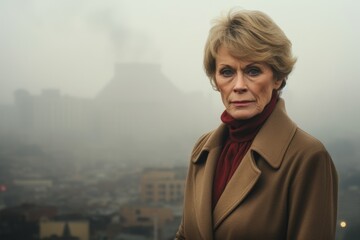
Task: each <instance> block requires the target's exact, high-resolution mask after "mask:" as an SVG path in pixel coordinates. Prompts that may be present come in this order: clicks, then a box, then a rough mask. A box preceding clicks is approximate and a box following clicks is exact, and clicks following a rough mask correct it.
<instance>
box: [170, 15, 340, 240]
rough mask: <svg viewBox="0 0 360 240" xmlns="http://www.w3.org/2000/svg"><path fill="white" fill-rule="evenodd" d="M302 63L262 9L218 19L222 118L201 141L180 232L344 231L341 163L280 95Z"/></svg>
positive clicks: (210, 54)
mask: <svg viewBox="0 0 360 240" xmlns="http://www.w3.org/2000/svg"><path fill="white" fill-rule="evenodd" d="M295 61H296V59H295V58H294V57H293V56H292V53H291V42H290V41H289V40H288V38H287V37H286V36H285V34H284V33H283V31H282V30H281V29H280V28H279V27H278V26H277V25H276V24H275V23H274V22H273V21H272V20H271V19H270V18H269V17H268V16H267V15H265V14H264V13H262V12H259V11H246V10H242V11H231V12H230V13H229V14H228V16H226V17H224V18H221V19H219V20H218V21H217V22H216V23H215V25H214V26H213V27H212V29H211V30H210V33H209V37H208V40H207V42H206V46H205V57H204V65H205V70H206V73H207V75H208V77H209V78H210V80H211V83H212V84H213V87H214V88H215V89H216V90H218V91H219V92H220V95H221V98H222V102H223V104H224V106H225V111H224V112H223V113H222V115H221V120H222V122H223V123H222V124H221V125H220V126H219V127H218V128H217V129H215V130H213V131H211V132H209V133H206V134H204V135H203V136H202V137H201V138H200V139H199V140H198V142H197V143H196V145H195V147H194V149H193V152H192V155H191V163H190V166H189V172H188V177H187V182H186V190H185V201H184V213H183V219H182V223H181V225H180V227H179V230H178V232H177V234H176V239H191V240H197V239H204V240H212V239H218V240H224V239H231V240H233V239H244V240H264V239H266V240H281V239H287V240H296V239H298V240H311V239H314V240H331V239H334V238H335V225H336V212H337V173H336V170H335V167H334V164H333V162H332V160H331V157H330V156H329V153H328V152H327V150H326V149H325V148H324V146H323V144H322V143H320V142H319V141H318V140H317V139H315V138H314V137H312V136H311V135H309V134H308V133H306V132H304V131H303V130H301V129H300V128H299V127H298V126H297V125H296V124H295V123H294V122H293V121H292V120H291V119H290V118H289V117H288V115H287V114H286V111H285V103H284V100H283V99H282V98H280V97H279V96H280V92H281V89H282V88H283V87H284V86H285V85H286V81H287V77H288V75H289V74H290V72H291V71H292V69H293V66H294V64H295Z"/></svg>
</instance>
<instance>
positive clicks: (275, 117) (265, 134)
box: [191, 98, 297, 168]
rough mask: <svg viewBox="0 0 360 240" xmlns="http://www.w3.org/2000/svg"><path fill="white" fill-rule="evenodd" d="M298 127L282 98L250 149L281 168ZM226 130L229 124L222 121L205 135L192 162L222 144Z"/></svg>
mask: <svg viewBox="0 0 360 240" xmlns="http://www.w3.org/2000/svg"><path fill="white" fill-rule="evenodd" d="M296 129H297V126H296V124H295V123H294V122H293V121H292V120H291V119H290V118H289V117H288V116H287V114H286V109H285V102H284V100H283V99H282V98H280V99H279V101H278V103H277V105H276V107H275V109H274V111H273V113H272V114H271V115H270V117H269V118H268V120H266V122H265V123H264V125H263V127H262V128H261V129H260V131H259V133H258V134H257V135H256V137H255V139H254V141H253V143H252V145H251V147H250V150H251V151H255V152H257V153H258V154H260V155H261V156H262V157H263V158H264V159H265V160H266V161H267V163H268V164H270V166H272V167H273V168H279V167H280V165H281V162H282V160H283V157H284V154H285V151H286V149H287V148H288V146H289V144H290V140H291V139H292V137H293V136H294V134H295V131H296ZM226 130H227V126H226V125H225V124H223V123H222V124H221V125H220V126H219V127H218V128H217V129H215V130H214V131H212V132H210V133H209V134H207V135H205V136H204V141H203V144H201V145H199V146H198V147H197V148H196V149H195V150H194V151H193V154H192V158H191V160H192V162H193V163H197V162H198V161H199V159H200V156H201V155H202V154H203V153H204V152H209V151H210V150H211V149H214V148H217V147H220V146H222V144H223V137H224V134H225V132H226Z"/></svg>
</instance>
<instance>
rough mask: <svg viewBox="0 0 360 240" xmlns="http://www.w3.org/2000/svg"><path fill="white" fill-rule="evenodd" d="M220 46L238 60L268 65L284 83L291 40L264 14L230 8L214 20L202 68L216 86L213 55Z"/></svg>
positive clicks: (289, 64) (290, 57)
mask: <svg viewBox="0 0 360 240" xmlns="http://www.w3.org/2000/svg"><path fill="white" fill-rule="evenodd" d="M220 46H224V47H226V48H227V49H229V51H230V52H231V54H232V55H233V56H234V57H236V58H239V59H242V60H246V61H254V62H264V63H266V64H268V65H269V66H270V67H271V69H272V71H273V74H274V77H275V79H277V80H283V82H282V85H281V86H280V88H279V90H281V89H282V88H283V87H284V86H285V85H286V80H287V77H288V75H289V74H290V73H291V71H292V69H293V66H294V64H295V62H296V58H295V57H293V55H292V52H291V42H290V40H289V39H288V38H287V37H286V35H285V34H284V32H283V31H282V30H281V29H280V27H279V26H278V25H276V23H275V22H274V21H273V20H272V19H271V18H270V17H269V16H267V15H266V14H265V13H263V12H260V11H250V10H231V11H230V12H229V13H228V15H227V16H225V17H221V18H219V19H217V20H216V21H215V22H214V25H213V27H212V28H211V29H210V32H209V36H208V39H207V41H206V44H205V49H204V68H205V72H206V74H207V76H208V77H209V79H210V82H211V84H212V86H213V87H214V88H215V89H216V83H215V73H216V56H217V51H218V50H219V47H220Z"/></svg>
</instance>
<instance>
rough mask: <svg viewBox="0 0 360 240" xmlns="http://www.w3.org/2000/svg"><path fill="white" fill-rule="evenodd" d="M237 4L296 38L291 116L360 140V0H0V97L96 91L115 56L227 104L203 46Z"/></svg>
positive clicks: (0, 100) (3, 100)
mask: <svg viewBox="0 0 360 240" xmlns="http://www.w3.org/2000/svg"><path fill="white" fill-rule="evenodd" d="M231 7H240V8H245V9H257V10H261V11H264V12H265V13H267V14H268V15H270V16H271V17H272V18H273V19H274V20H275V22H276V23H277V24H278V25H279V26H280V27H281V28H282V29H283V30H284V32H285V33H286V35H287V36H288V37H289V38H290V40H291V41H292V43H293V52H294V55H295V56H297V57H298V62H297V64H296V66H295V70H294V71H293V73H292V74H291V75H290V77H289V80H288V85H287V86H286V87H285V89H284V92H283V97H284V98H285V100H286V104H287V109H288V112H289V114H290V115H291V116H292V118H293V119H294V120H295V121H296V122H297V123H298V124H299V125H300V126H302V127H303V128H304V129H306V130H310V131H315V132H316V131H319V132H320V131H325V130H326V131H328V134H329V136H336V137H340V138H341V137H342V136H349V135H350V136H352V137H353V138H357V139H359V136H360V130H359V128H358V127H357V124H358V122H360V113H359V109H360V96H359V95H360V93H359V89H360V67H359V63H360V50H359V47H358V43H359V42H360V30H359V28H358V23H359V22H360V19H359V18H360V17H359V14H358V9H359V7H360V3H358V2H356V1H352V0H345V1H339V0H338V1H334V0H327V1H325V0H318V1H311V0H298V1H297V2H296V3H294V1H286V0H272V1H268V0H247V1H241V0H238V1H219V0H217V1H216V0H197V1H192V0H181V1H180V0H178V1H175V0H174V1H168V0H152V1H145V0H143V1H139V0H137V1H134V0H113V1H110V0H104V1H96V0H61V1H59V0H1V1H0V39H1V40H0V104H9V103H12V102H13V97H12V95H13V91H14V90H16V89H18V88H23V89H27V90H29V91H30V93H32V94H38V93H39V92H40V91H41V90H42V89H47V88H58V89H61V92H62V93H63V94H67V95H71V96H78V97H84V98H93V97H95V96H96V95H97V93H99V92H100V90H101V89H102V88H103V87H105V85H106V84H107V83H108V82H109V81H110V79H111V77H112V76H113V74H114V65H115V63H117V62H120V63H121V62H150V63H158V64H161V66H162V71H163V73H164V74H165V75H166V76H167V77H168V78H169V79H170V80H171V81H172V82H173V83H174V84H175V85H176V86H177V87H178V88H179V89H180V90H182V91H187V92H189V91H199V94H204V95H205V94H206V95H211V96H212V97H213V99H214V100H213V101H212V102H211V103H209V104H216V105H218V108H219V111H220V110H221V109H222V107H221V101H220V97H219V96H218V93H216V92H214V91H213V90H212V88H211V86H210V84H209V82H208V80H207V78H206V76H205V74H204V72H203V67H202V54H203V47H204V42H205V40H206V37H207V33H208V30H209V28H210V26H211V20H212V19H214V18H216V17H218V16H219V15H220V14H221V13H225V12H227V10H229V9H230V8H231ZM139 71H141V69H139ZM146 80H147V79H144V81H146ZM149 80H151V79H149ZM139 87H141V82H139ZM130 91H131V90H130ZM204 107H206V106H204Z"/></svg>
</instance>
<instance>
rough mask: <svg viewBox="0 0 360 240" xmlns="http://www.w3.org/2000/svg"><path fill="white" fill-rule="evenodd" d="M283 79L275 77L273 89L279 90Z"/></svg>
mask: <svg viewBox="0 0 360 240" xmlns="http://www.w3.org/2000/svg"><path fill="white" fill-rule="evenodd" d="M283 81H285V80H284V79H275V84H274V89H276V90H279V88H280V87H281V85H282V83H283Z"/></svg>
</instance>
